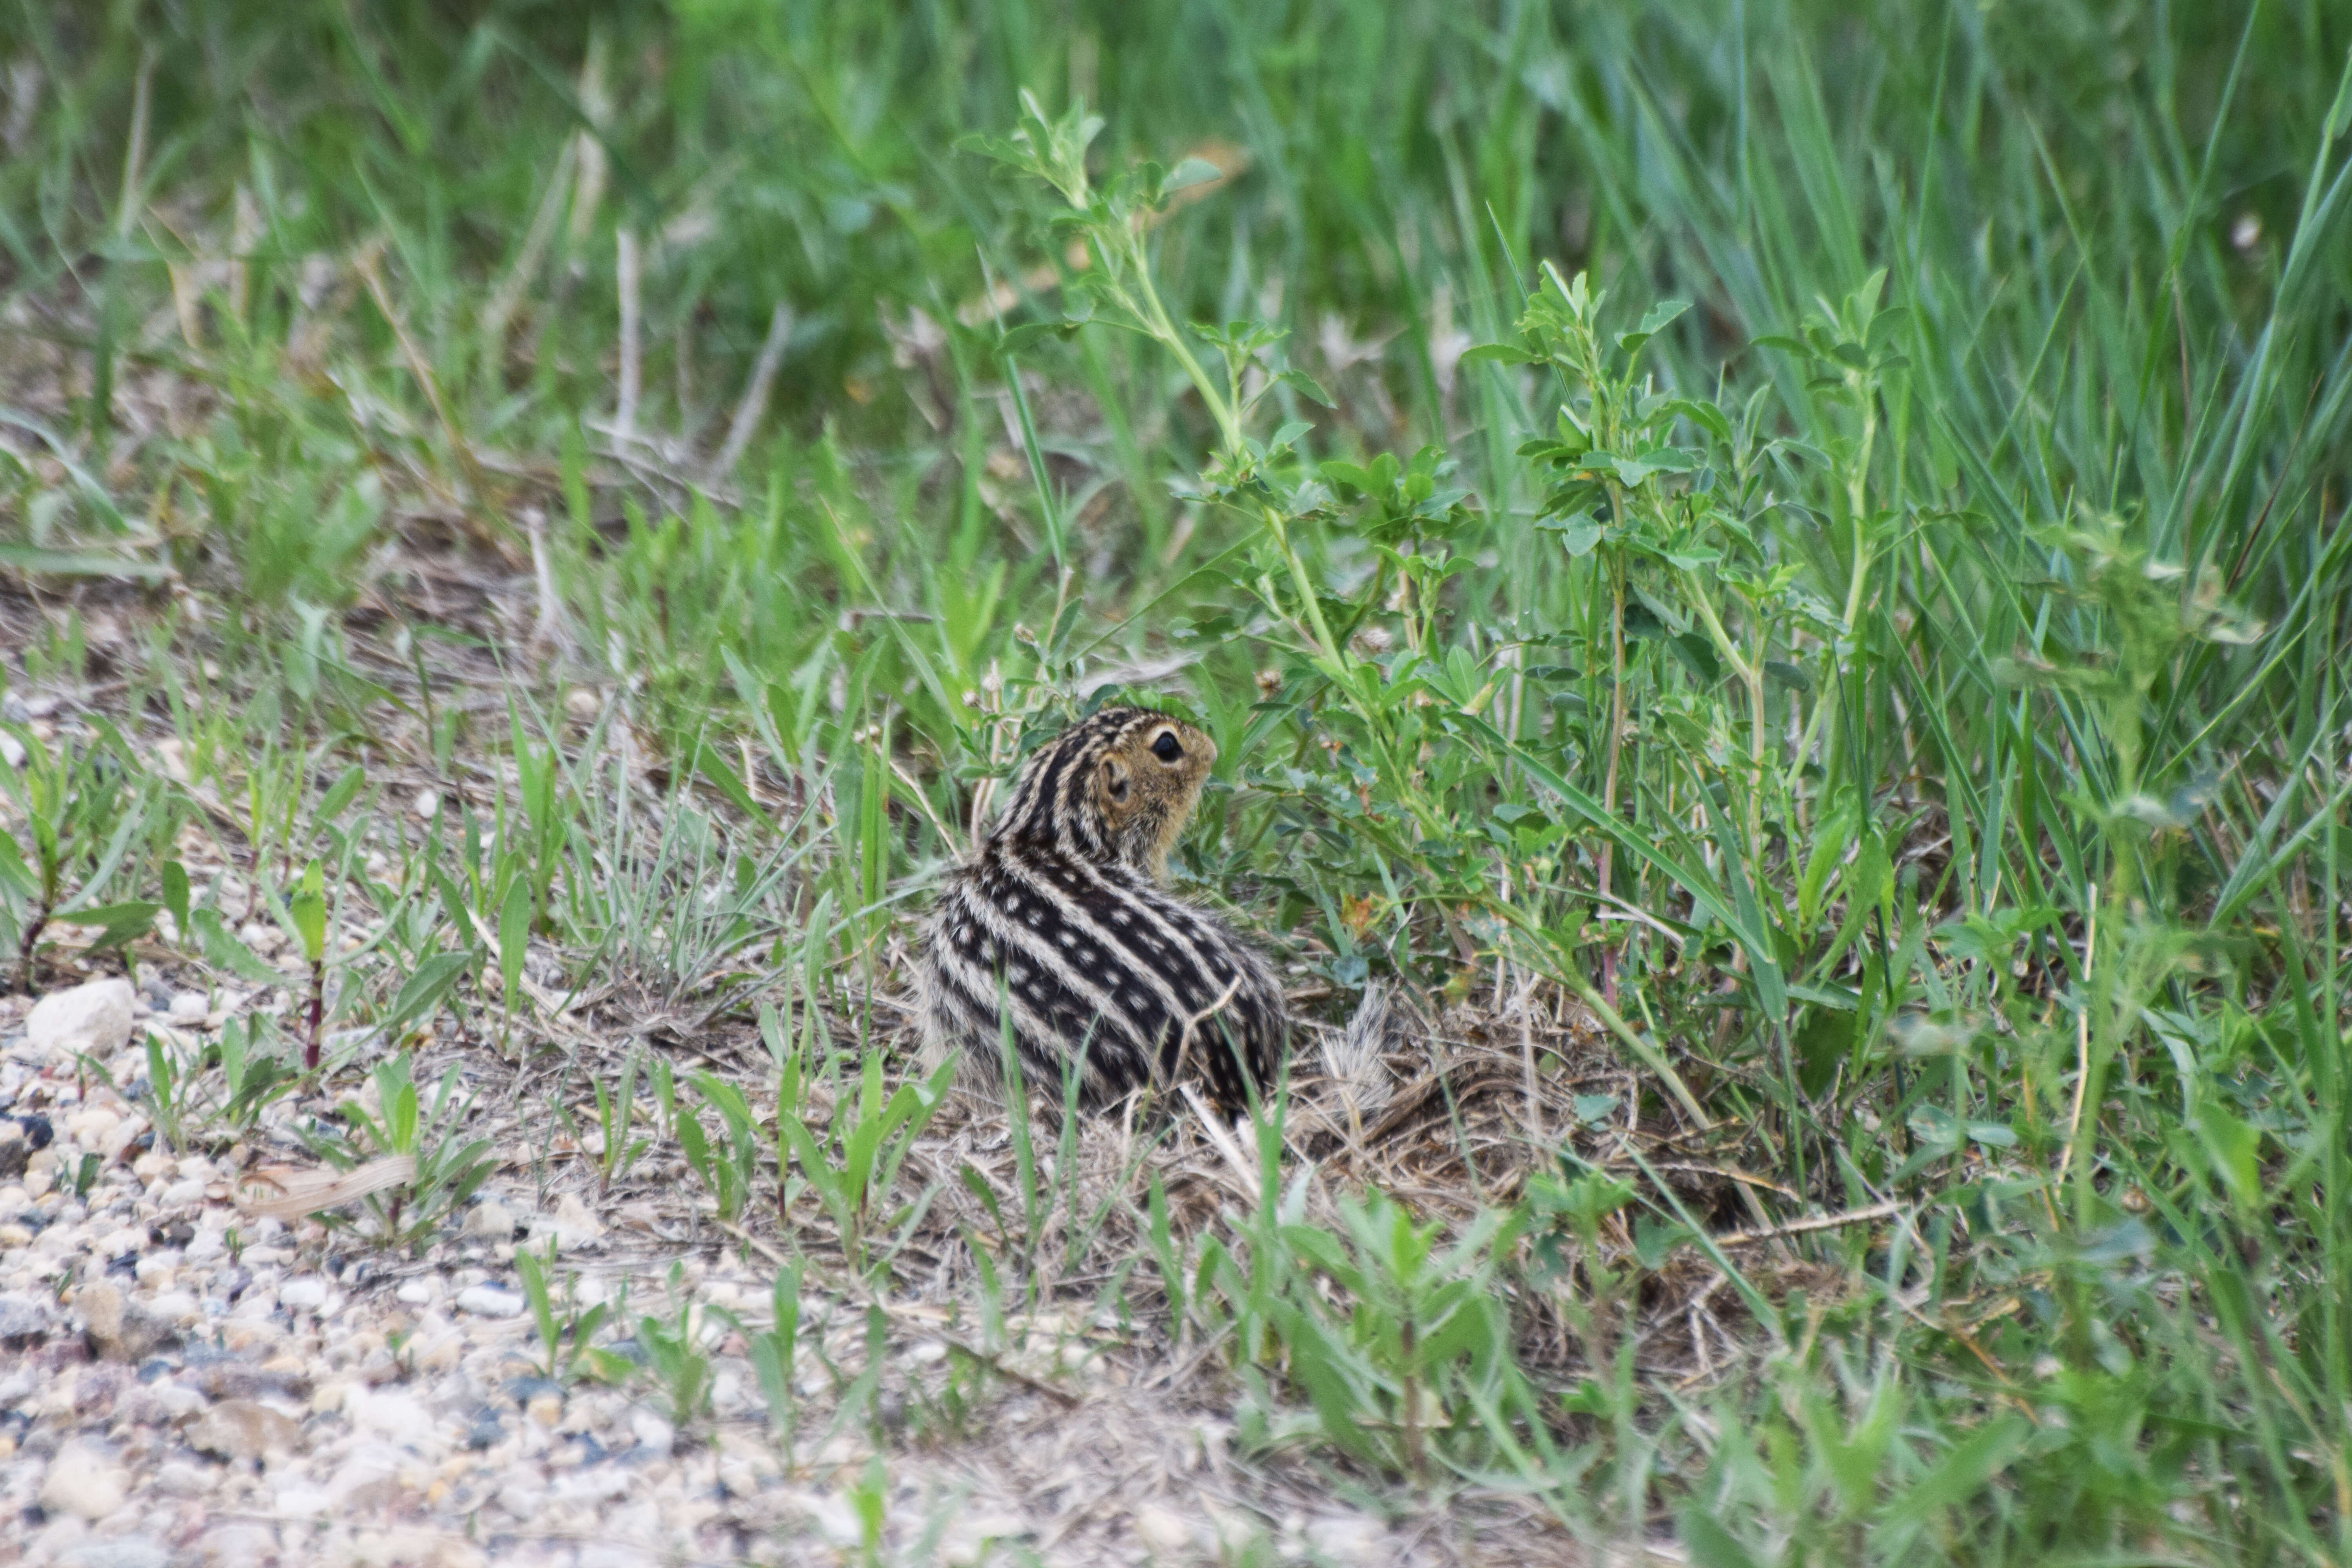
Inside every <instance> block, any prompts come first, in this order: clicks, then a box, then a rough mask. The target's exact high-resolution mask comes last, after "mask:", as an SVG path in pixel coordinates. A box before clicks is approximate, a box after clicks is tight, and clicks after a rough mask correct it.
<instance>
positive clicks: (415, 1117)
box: [304, 1051, 497, 1251]
mask: <svg viewBox="0 0 2352 1568" xmlns="http://www.w3.org/2000/svg"><path fill="white" fill-rule="evenodd" d="M372 1078H373V1083H374V1087H375V1089H376V1098H377V1109H376V1110H373V1111H371V1110H368V1108H367V1107H366V1106H364V1105H362V1104H361V1103H360V1102H359V1101H358V1100H345V1101H343V1103H342V1105H341V1107H340V1108H339V1109H340V1114H341V1117H342V1119H343V1121H344V1123H345V1130H344V1131H336V1130H334V1129H332V1128H331V1127H321V1128H316V1129H313V1130H312V1131H310V1132H308V1133H306V1134H305V1135H304V1142H306V1143H308V1144H309V1146H310V1148H311V1150H312V1151H313V1152H316V1153H317V1154H318V1155H319V1156H320V1158H321V1159H324V1160H326V1161H327V1162H328V1163H330V1164H332V1165H334V1166H335V1167H336V1168H337V1169H339V1170H346V1171H348V1170H352V1169H353V1168H355V1167H357V1166H358V1165H360V1164H361V1163H362V1162H365V1161H370V1160H380V1159H385V1158H390V1157H394V1156H405V1157H407V1158H409V1159H411V1160H413V1161H414V1162H415V1170H414V1173H413V1174H411V1175H410V1176H409V1177H408V1179H407V1180H406V1181H404V1182H403V1183H401V1184H398V1185H396V1186H394V1187H393V1188H392V1189H390V1190H389V1191H388V1192H384V1193H373V1194H368V1195H367V1196H366V1197H364V1198H362V1200H361V1203H362V1206H363V1207H364V1208H365V1210H366V1212H367V1214H368V1215H369V1216H370V1217H371V1218H372V1219H373V1234H372V1236H371V1237H370V1239H371V1240H372V1241H373V1243H374V1245H376V1246H378V1247H384V1248H387V1249H394V1248H397V1249H404V1250H411V1251H413V1250H415V1248H417V1247H421V1246H423V1245H424V1244H425V1242H426V1241H428V1240H429V1239H431V1237H433V1235H434V1234H435V1233H436V1231H437V1230H438V1229H439V1228H440V1226H441V1225H442V1224H443V1223H444V1222H445V1221H446V1220H447V1219H448V1217H449V1216H450V1215H452V1214H453V1213H454V1212H456V1211H457V1209H458V1208H460V1207H462V1206H463V1205H465V1204H466V1202H467V1200H468V1199H470V1198H471V1197H472V1196H473V1195H474V1193H475V1191H476V1190H477V1189H478V1188H479V1187H480V1186H481V1184H483V1183H484V1182H485V1181H487V1180H488V1179H489V1175H490V1173H491V1172H492V1171H493V1170H495V1169H496V1168H497V1162H496V1161H495V1160H494V1159H493V1158H492V1157H491V1152H490V1142H489V1140H488V1139H487V1138H475V1139H467V1138H466V1137H465V1136H464V1131H463V1124H464V1121H465V1119H466V1114H467V1111H468V1110H471V1109H472V1107H473V1097H472V1096H471V1095H467V1096H465V1097H464V1098H462V1099H460V1098H459V1097H458V1093H457V1083H458V1078H459V1069H458V1068H456V1067H454V1066H453V1067H451V1068H448V1069H447V1070H446V1071H445V1072H443V1073H442V1075H441V1079H440V1082H439V1083H438V1084H436V1086H434V1089H433V1094H432V1099H431V1102H430V1104H427V1103H426V1101H425V1098H424V1096H423V1095H421V1094H420V1093H419V1092H418V1089H417V1085H416V1081H415V1078H414V1076H413V1075H412V1068H411V1066H410V1058H409V1054H408V1053H407V1052H405V1051H396V1052H394V1053H393V1054H392V1055H391V1056H388V1057H386V1058H384V1059H383V1060H382V1061H380V1062H378V1063H376V1065H375V1068H374V1071H373V1075H372ZM329 1223H330V1224H335V1223H349V1222H348V1221H339V1220H335V1219H330V1220H329Z"/></svg>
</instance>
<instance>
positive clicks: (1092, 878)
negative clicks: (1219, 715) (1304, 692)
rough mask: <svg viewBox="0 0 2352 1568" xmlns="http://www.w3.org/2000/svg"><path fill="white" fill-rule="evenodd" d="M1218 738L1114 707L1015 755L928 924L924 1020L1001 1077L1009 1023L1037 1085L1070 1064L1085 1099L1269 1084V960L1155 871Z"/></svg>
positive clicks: (1274, 1009)
mask: <svg viewBox="0 0 2352 1568" xmlns="http://www.w3.org/2000/svg"><path fill="white" fill-rule="evenodd" d="M1216 760H1217V748H1216V745H1215V743H1214V742H1212V741H1211V740H1210V739H1209V737H1208V736H1206V735H1204V734H1202V732H1201V731H1198V730H1195V729H1194V728H1192V726H1191V725H1190V724H1185V723H1181V722H1179V721H1176V720H1174V719H1171V718H1169V717H1168V716H1167V715H1166V714H1163V713H1154V712H1151V711H1150V710H1147V709H1141V708H1107V709H1104V710H1102V711H1101V712H1099V713H1097V714H1095V715H1094V716H1093V717H1091V718H1088V719H1085V720H1081V721H1079V722H1078V723H1076V724H1075V725H1073V726H1071V727H1070V728H1069V729H1068V730H1066V731H1064V732H1063V733H1062V734H1061V735H1060V736H1058V737H1056V738H1055V740H1054V741H1053V742H1051V743H1049V744H1048V745H1046V746H1045V749H1044V750H1042V751H1040V752H1038V753H1037V754H1036V756H1034V757H1033V758H1032V759H1030V762H1029V765H1028V766H1027V767H1025V768H1024V769H1023V770H1022V773H1021V776H1020V779H1019V782H1018V783H1016V784H1014V786H1013V795H1012V798H1011V799H1010V800H1008V801H1006V802H1005V804H1004V806H1003V809H1002V810H1000V811H999V812H998V813H997V815H996V822H995V826H993V827H992V828H991V829H990V831H989V835H988V838H987V840H986V841H985V842H984V843H982V845H981V846H980V847H979V849H978V850H977V851H975V852H974V853H973V854H972V856H971V858H970V859H968V860H967V861H965V862H964V864H962V865H961V866H960V867H958V868H956V869H955V871H954V872H953V873H952V874H951V875H950V877H949V879H948V882H947V887H946V889H945V891H944V893H943V894H942V895H941V897H940V907H939V911H938V913H937V914H935V915H934V916H933V917H932V919H931V923H930V928H929V931H927V932H926V933H925V940H924V951H923V966H922V973H923V993H924V995H923V1009H922V1018H923V1032H924V1035H925V1037H926V1040H927V1042H928V1044H929V1046H930V1047H931V1048H932V1049H934V1050H939V1049H957V1050H961V1051H962V1053H963V1056H964V1060H965V1063H966V1064H967V1068H966V1070H968V1071H971V1072H973V1073H975V1074H977V1075H979V1076H981V1077H982V1078H984V1079H1001V1077H1002V1072H1001V1064H1002V1062H1003V1044H1002V1041H1003V1023H1002V1019H1003V1016H1005V1014H1006V1013H1007V1012H1008V1011H1009V1013H1010V1015H1011V1017H1012V1021H1013V1047H1014V1048H1015V1050H1016V1051H1017V1052H1018V1054H1019V1058H1020V1062H1021V1068H1022V1071H1023V1074H1024V1077H1026V1078H1027V1079H1028V1080H1029V1082H1030V1083H1032V1084H1033V1085H1036V1086H1039V1087H1041V1088H1043V1089H1045V1091H1046V1092H1047V1093H1048V1094H1052V1095H1058V1094H1059V1093H1060V1092H1061V1089H1062V1083H1063V1072H1064V1068H1065V1067H1066V1065H1067V1064H1070V1063H1074V1062H1075V1063H1076V1064H1077V1065H1078V1069H1079V1083H1080V1094H1081V1096H1082V1100H1083V1103H1084V1104H1086V1105H1087V1106H1088V1107H1089V1108H1093V1107H1099V1106H1102V1105H1106V1104H1108V1103H1110V1102H1111V1101H1114V1100H1118V1098H1119V1097H1120V1096H1122V1095H1124V1094H1126V1093H1128V1092H1129V1090H1130V1089H1137V1088H1139V1087H1141V1086H1142V1085H1144V1084H1147V1083H1152V1082H1155V1081H1157V1082H1162V1083H1172V1082H1174V1081H1176V1080H1177V1079H1184V1078H1197V1079H1205V1080H1206V1083H1207V1086H1208V1089H1209V1091H1210V1093H1211V1095H1212V1097H1213V1099H1214V1100H1216V1102H1217V1104H1218V1105H1219V1107H1220V1108H1221V1109H1223V1110H1225V1111H1227V1112H1229V1113H1230V1112H1234V1111H1238V1110H1240V1109H1241V1108H1242V1107H1243V1105H1244V1104H1245V1103H1246V1101H1247V1091H1246V1089H1245V1088H1244V1078H1243V1073H1244V1070H1246V1071H1247V1073H1248V1075H1249V1077H1250V1079H1252V1080H1254V1081H1255V1083H1256V1085H1257V1086H1258V1087H1259V1088H1260V1089H1262V1090H1263V1089H1266V1088H1267V1087H1269V1086H1270V1085H1271V1084H1272V1083H1273V1081H1274V1076H1275V1073H1276V1070H1277V1068H1279V1066H1280V1064H1281V1060H1282V1052H1283V1047H1284V1041H1285V1038H1286V1025H1285V1023H1284V1019H1283V1012H1282V992H1281V989H1280V987H1278V986H1277V985H1276V984H1275V978H1274V973H1273V971H1272V970H1270V969H1269V968H1267V966H1266V963H1265V960H1264V959H1263V958H1261V957H1259V956H1258V954H1257V953H1256V952H1255V951H1253V950H1252V949H1251V948H1250V947H1249V946H1248V945H1247V944H1246V943H1245V942H1243V941H1242V940H1241V939H1240V938H1239V937H1238V936H1236V935H1234V933H1233V932H1232V931H1229V930H1227V929H1226V928H1225V926H1224V925H1223V922H1221V921H1218V920H1217V919H1215V918H1214V917H1213V916H1212V915H1209V914H1207V913H1206V912H1204V911H1202V910H1197V909H1194V908H1193V907H1192V906H1191V905H1190V904H1187V903H1185V902H1183V901H1182V900H1179V899H1177V898H1176V897H1174V896H1173V895H1172V894H1171V893H1169V892H1168V891H1167V890H1166V889H1164V888H1163V887H1162V886H1161V885H1160V884H1161V881H1162V879H1164V878H1165V877H1166V876H1167V872H1168V850H1169V847H1170V846H1171V845H1173V844H1174V843H1175V841H1176V836H1177V835H1178V834H1179V833H1180V832H1181V831H1182V830H1183V826H1184V822H1185V819H1186V818H1187V817H1189V816H1192V807H1193V805H1194V804H1195V803H1196V802H1198V801H1199V800H1200V798H1201V786H1202V784H1203V783H1205V782H1206V781H1207V779H1208V776H1209V765H1210V764H1211V763H1213V762H1215V761H1216Z"/></svg>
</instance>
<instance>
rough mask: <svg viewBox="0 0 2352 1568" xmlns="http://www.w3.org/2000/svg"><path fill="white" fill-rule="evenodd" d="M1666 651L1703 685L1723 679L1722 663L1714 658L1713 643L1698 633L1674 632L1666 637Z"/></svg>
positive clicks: (1711, 684)
mask: <svg viewBox="0 0 2352 1568" xmlns="http://www.w3.org/2000/svg"><path fill="white" fill-rule="evenodd" d="M1666 651H1668V652H1669V653H1671V654H1673V655H1674V656H1675V659H1676V660H1678V661H1679V662H1680V663H1681V664H1682V665H1683V667H1684V668H1686V669H1688V670H1689V671H1690V672H1691V673H1692V674H1693V675H1695V676H1696V677H1698V679H1699V680H1700V682H1701V683H1702V684H1703V685H1706V686H1713V685H1714V684H1715V683H1716V682H1717V681H1719V680H1721V679H1723V664H1722V661H1721V660H1719V659H1717V658H1716V654H1715V645H1714V644H1713V643H1711V642H1709V641H1707V640H1706V637H1704V636H1702V635H1701V634H1700V633H1697V632H1676V633H1675V635H1674V636H1672V637H1668V638H1667V639H1666Z"/></svg>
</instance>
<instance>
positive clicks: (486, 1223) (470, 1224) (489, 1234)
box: [466, 1198, 515, 1241]
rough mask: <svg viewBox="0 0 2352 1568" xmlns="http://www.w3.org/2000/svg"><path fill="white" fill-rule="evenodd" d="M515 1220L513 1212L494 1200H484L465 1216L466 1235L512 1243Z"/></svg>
mask: <svg viewBox="0 0 2352 1568" xmlns="http://www.w3.org/2000/svg"><path fill="white" fill-rule="evenodd" d="M514 1231H515V1220H514V1214H513V1211H511V1210H510V1209H509V1208H508V1207H507V1205H504V1204H502V1203H500V1202H499V1200H498V1199H496V1198H484V1199H483V1200H482V1201H481V1202H480V1203H478V1204H477V1205H474V1212H473V1213H472V1214H469V1215H467V1216H466V1234H467V1236H478V1237H485V1238H487V1239H488V1240H491V1241H512V1240H513V1239H514Z"/></svg>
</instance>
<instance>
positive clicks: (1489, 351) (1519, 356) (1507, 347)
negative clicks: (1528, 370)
mask: <svg viewBox="0 0 2352 1568" xmlns="http://www.w3.org/2000/svg"><path fill="white" fill-rule="evenodd" d="M1546 358H1547V356H1546V355H1543V354H1539V353H1532V352H1530V351H1529V350H1527V349H1523V348H1519V347H1517V346H1515V345H1513V344H1511V343H1480V344H1479V345H1478V346H1477V347H1476V348H1472V349H1464V350H1463V351H1462V359H1463V363H1465V364H1475V363H1486V364H1542V363H1545V360H1546Z"/></svg>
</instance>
